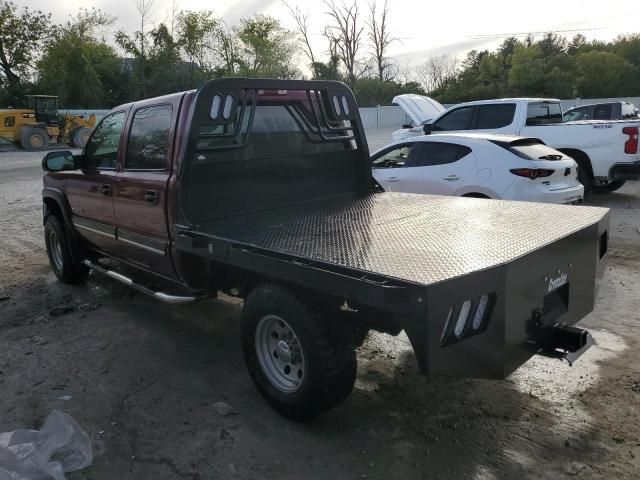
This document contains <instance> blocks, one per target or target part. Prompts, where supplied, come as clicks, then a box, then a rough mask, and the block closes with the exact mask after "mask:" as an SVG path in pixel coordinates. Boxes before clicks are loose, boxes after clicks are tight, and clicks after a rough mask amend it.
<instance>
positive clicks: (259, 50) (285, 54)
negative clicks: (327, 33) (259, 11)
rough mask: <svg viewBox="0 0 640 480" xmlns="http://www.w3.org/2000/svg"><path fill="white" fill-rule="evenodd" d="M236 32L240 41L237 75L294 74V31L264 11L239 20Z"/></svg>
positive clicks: (270, 75) (283, 75)
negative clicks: (287, 28) (262, 13)
mask: <svg viewBox="0 0 640 480" xmlns="http://www.w3.org/2000/svg"><path fill="white" fill-rule="evenodd" d="M236 34H237V36H238V39H239V40H240V42H241V45H242V46H241V57H240V59H239V63H240V69H239V73H240V74H241V75H246V76H248V77H268V78H295V77H298V76H299V75H300V72H299V70H298V69H297V67H296V66H295V59H296V56H297V55H296V54H297V47H296V45H295V42H294V39H295V35H294V34H293V33H292V32H289V31H288V30H286V29H285V28H283V27H282V25H281V24H280V22H279V21H278V20H276V19H275V18H273V17H269V16H267V15H256V16H254V17H252V18H249V19H243V20H241V21H240V25H239V26H238V27H237V29H236Z"/></svg>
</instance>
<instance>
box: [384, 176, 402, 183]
mask: <svg viewBox="0 0 640 480" xmlns="http://www.w3.org/2000/svg"><path fill="white" fill-rule="evenodd" d="M399 181H400V177H389V178H387V182H399Z"/></svg>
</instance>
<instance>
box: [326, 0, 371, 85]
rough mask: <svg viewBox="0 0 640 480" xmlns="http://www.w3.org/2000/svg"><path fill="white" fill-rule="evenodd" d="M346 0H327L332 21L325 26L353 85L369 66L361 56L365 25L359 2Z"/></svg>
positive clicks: (331, 44)
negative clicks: (361, 18)
mask: <svg viewBox="0 0 640 480" xmlns="http://www.w3.org/2000/svg"><path fill="white" fill-rule="evenodd" d="M345 1H346V0H343V1H342V3H340V4H336V2H335V0H325V2H324V3H325V5H326V6H327V8H328V9H329V11H328V12H326V13H327V15H329V18H330V19H331V22H332V23H331V24H329V25H327V26H326V27H325V30H324V36H325V37H326V38H327V40H329V46H330V48H335V52H336V54H337V56H338V58H340V60H341V61H342V63H343V64H344V67H345V69H346V70H347V83H349V84H351V85H353V84H354V83H355V81H356V80H357V79H358V78H359V77H361V76H362V75H363V74H364V73H366V71H367V70H368V66H367V65H366V64H365V63H364V62H362V60H361V58H360V56H359V52H360V49H361V47H362V33H363V31H364V26H361V22H360V10H359V8H358V4H357V2H356V0H352V1H351V3H350V4H347V3H345Z"/></svg>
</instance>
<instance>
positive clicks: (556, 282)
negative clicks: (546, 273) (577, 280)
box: [547, 273, 567, 292]
mask: <svg viewBox="0 0 640 480" xmlns="http://www.w3.org/2000/svg"><path fill="white" fill-rule="evenodd" d="M565 283H567V274H566V273H561V274H560V276H558V277H556V278H552V279H551V280H549V290H547V292H552V291H554V290H555V289H556V288H560V287H561V286H563V285H564V284H565Z"/></svg>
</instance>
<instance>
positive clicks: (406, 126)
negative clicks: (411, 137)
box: [402, 123, 413, 129]
mask: <svg viewBox="0 0 640 480" xmlns="http://www.w3.org/2000/svg"><path fill="white" fill-rule="evenodd" d="M402 128H404V129H407V128H413V127H412V125H411V124H410V123H405V124H404V125H402Z"/></svg>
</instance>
